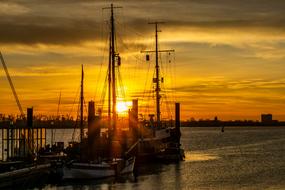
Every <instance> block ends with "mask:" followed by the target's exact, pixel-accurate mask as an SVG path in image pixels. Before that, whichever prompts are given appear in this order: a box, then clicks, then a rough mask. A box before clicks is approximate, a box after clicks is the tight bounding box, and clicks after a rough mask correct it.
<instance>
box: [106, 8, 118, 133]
mask: <svg viewBox="0 0 285 190" xmlns="http://www.w3.org/2000/svg"><path fill="white" fill-rule="evenodd" d="M117 8H122V7H114V6H113V4H111V6H110V7H106V8H103V9H110V10H111V17H110V38H109V40H110V44H109V68H108V69H109V71H108V119H109V121H110V120H111V112H112V122H111V123H112V128H113V130H116V119H117V111H116V107H117V99H116V96H117V95H116V71H115V68H116V57H117V58H118V57H119V55H118V54H117V53H116V50H115V40H116V37H115V20H114V9H117ZM111 99H112V101H111ZM111 102H112V110H111Z"/></svg>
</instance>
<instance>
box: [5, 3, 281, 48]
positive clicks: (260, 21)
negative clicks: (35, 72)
mask: <svg viewBox="0 0 285 190" xmlns="http://www.w3.org/2000/svg"><path fill="white" fill-rule="evenodd" d="M110 2H111V1H103V0H102V1H91V0H82V1H79V0H57V1H56V0H48V1H42V2H41V3H39V1H35V0H29V1H24V0H14V1H1V3H0V7H1V6H3V5H4V4H3V3H6V4H5V7H9V4H10V5H11V4H13V6H10V8H11V10H9V11H10V12H8V11H6V12H3V11H0V15H1V13H2V15H1V20H0V43H2V44H9V43H20V44H37V43H44V44H71V43H73V44H74V43H80V42H83V41H90V40H100V38H99V37H100V35H101V33H100V32H102V28H101V27H102V23H103V20H106V19H108V17H109V15H108V14H109V13H108V12H107V11H103V12H102V7H104V6H108V5H109V4H110ZM115 3H116V5H122V6H123V7H124V9H123V10H117V11H116V12H117V13H116V14H118V19H117V21H118V24H119V26H118V29H121V35H122V37H128V38H132V37H134V36H140V35H147V34H148V33H149V32H152V31H153V28H152V27H151V26H149V25H147V23H148V21H152V20H164V21H167V26H166V27H177V26H183V27H196V28H201V29H202V30H205V31H206V30H207V29H213V28H215V29H217V28H220V29H225V28H230V29H237V30H239V29H244V28H245V27H246V28H257V29H258V30H261V31H262V30H265V31H267V30H270V31H273V30H282V31H284V28H285V25H284V23H285V22H284V21H285V15H284V14H283V11H284V9H285V2H284V1H282V0H274V1H266V0H247V1H245V0H238V1H236V0H216V1H210V0H201V1H200V0H199V1H197V0H192V1H190V0H178V1H170V0H168V1H158V0H157V1H144V2H141V1H137V0H135V1H130V0H128V1H116V2H115ZM13 9H15V11H14V13H13ZM16 9H19V10H21V9H23V10H25V11H16ZM12 13H13V14H12ZM105 29H106V28H105Z"/></svg>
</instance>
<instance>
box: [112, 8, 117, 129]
mask: <svg viewBox="0 0 285 190" xmlns="http://www.w3.org/2000/svg"><path fill="white" fill-rule="evenodd" d="M111 56H112V59H111V61H112V64H111V66H112V100H113V102H112V103H113V107H112V111H113V129H114V130H115V129H116V118H117V112H116V104H117V100H116V73H115V24H114V8H113V4H111Z"/></svg>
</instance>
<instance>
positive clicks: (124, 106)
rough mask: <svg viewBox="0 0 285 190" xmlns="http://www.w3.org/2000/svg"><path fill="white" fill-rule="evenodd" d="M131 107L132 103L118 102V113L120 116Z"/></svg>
mask: <svg viewBox="0 0 285 190" xmlns="http://www.w3.org/2000/svg"><path fill="white" fill-rule="evenodd" d="M131 106H132V102H124V101H120V102H117V112H118V113H119V114H121V113H126V112H127V111H128V110H129V109H130V107H131Z"/></svg>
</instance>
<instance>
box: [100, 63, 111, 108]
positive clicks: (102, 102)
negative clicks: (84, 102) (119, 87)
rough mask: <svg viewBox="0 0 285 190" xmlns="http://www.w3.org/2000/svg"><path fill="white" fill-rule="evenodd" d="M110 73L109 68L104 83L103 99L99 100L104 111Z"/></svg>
mask: <svg viewBox="0 0 285 190" xmlns="http://www.w3.org/2000/svg"><path fill="white" fill-rule="evenodd" d="M108 73H109V68H108V69H107V74H106V77H105V81H104V84H103V89H102V94H101V99H100V102H99V103H100V104H101V108H102V111H103V108H104V103H105V96H106V89H107V83H108Z"/></svg>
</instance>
